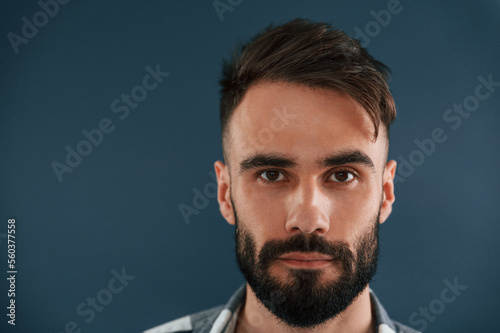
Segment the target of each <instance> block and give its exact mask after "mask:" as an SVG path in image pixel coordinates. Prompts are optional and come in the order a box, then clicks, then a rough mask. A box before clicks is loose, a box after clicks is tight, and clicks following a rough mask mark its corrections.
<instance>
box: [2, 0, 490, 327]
mask: <svg viewBox="0 0 500 333" xmlns="http://www.w3.org/2000/svg"><path fill="white" fill-rule="evenodd" d="M222 1H223V2H224V3H227V0H222ZM232 2H233V4H234V3H237V2H238V1H235V0H233V1H232ZM388 2H389V1H353V2H347V1H314V2H306V1H272V2H268V1H262V0H261V1H248V0H245V1H242V2H241V3H239V4H237V5H235V6H231V8H232V11H226V12H225V13H223V20H221V18H220V17H219V15H218V14H217V12H216V10H215V9H214V6H213V3H212V1H192V2H191V1H112V2H105V3H103V2H99V1H71V2H69V3H68V4H65V5H60V6H59V7H60V8H59V12H58V13H57V14H56V15H54V17H51V18H49V20H48V23H47V24H46V25H45V26H43V27H40V28H39V29H38V33H37V34H36V36H34V37H33V38H30V39H28V42H27V43H26V44H20V45H19V50H18V53H15V51H14V48H13V47H12V45H11V43H10V42H9V39H8V37H7V35H8V34H9V33H10V32H13V33H15V34H17V35H21V28H22V26H23V24H24V23H23V21H22V18H23V17H26V18H27V19H28V20H29V21H31V22H32V21H33V15H34V14H35V13H36V12H38V11H40V10H41V8H40V6H39V5H38V4H37V2H36V1H14V0H9V1H2V2H1V4H0V13H1V14H0V32H1V33H2V34H3V37H2V39H1V42H0V57H1V58H0V59H1V60H0V71H1V72H0V113H1V118H0V156H1V157H2V158H1V159H0V171H1V172H0V189H1V191H0V212H1V219H0V242H1V243H0V249H1V252H0V258H1V260H0V263H1V265H0V267H1V276H5V275H6V273H5V272H6V271H7V265H6V260H7V255H6V254H7V242H6V238H5V235H6V232H7V219H8V218H12V217H14V218H15V219H16V221H17V234H16V236H17V237H16V246H17V268H18V275H17V286H16V287H17V293H16V304H17V317H16V319H17V321H16V322H17V325H16V326H15V328H12V327H10V326H9V331H12V332H53V333H55V332H62V331H64V327H65V325H66V323H68V322H70V321H74V322H75V323H76V324H77V325H78V327H79V328H81V329H82V331H83V332H139V331H142V330H144V329H147V328H150V327H152V326H155V325H158V324H160V323H163V322H166V321H168V320H172V319H174V318H177V317H179V316H182V315H185V314H188V313H192V312H195V311H199V310H202V309H206V308H209V307H212V306H215V305H218V304H221V303H225V302H226V301H227V300H228V298H229V297H230V295H231V294H232V293H233V292H234V290H235V289H236V288H237V287H238V286H240V285H241V284H242V283H243V278H242V276H241V275H240V273H239V271H238V270H237V266H236V264H235V258H234V238H233V230H234V229H233V227H232V226H230V225H228V224H227V223H226V222H225V220H224V219H223V218H222V217H221V216H220V213H219V211H218V204H217V201H216V199H215V198H213V197H210V198H207V199H208V200H209V203H208V205H207V207H206V208H204V209H201V210H199V214H198V215H192V216H190V221H189V222H190V223H189V224H187V223H186V222H185V220H184V219H183V217H182V215H181V213H180V211H179V208H178V206H179V205H180V204H182V203H184V204H186V205H189V206H192V205H193V203H192V201H193V197H194V192H193V189H198V190H200V191H202V192H203V189H204V187H205V186H208V187H210V186H212V185H209V184H211V183H213V179H212V178H211V176H210V172H212V171H213V162H214V161H215V160H217V159H221V158H222V153H221V147H220V136H219V131H220V127H219V121H218V110H219V109H218V107H219V106H218V98H219V93H218V92H219V87H218V83H217V81H218V79H219V76H220V65H221V60H222V58H227V56H228V55H229V54H230V50H231V49H232V46H233V45H234V44H235V43H236V42H246V41H248V39H249V38H250V37H251V36H253V35H254V34H255V33H256V32H258V31H260V30H261V29H262V28H263V27H265V26H267V25H268V24H269V23H270V22H275V23H284V22H286V21H288V20H290V19H293V18H296V17H302V18H309V19H312V20H315V21H326V22H330V23H332V24H333V25H334V26H335V27H337V28H339V29H342V30H344V31H346V32H347V33H349V34H351V35H355V33H356V32H355V28H356V27H358V28H359V29H361V30H363V31H364V30H365V28H366V27H367V24H368V28H370V27H371V29H376V28H374V26H376V25H374V24H373V23H371V25H370V22H371V21H375V19H374V16H373V15H372V14H371V13H370V12H371V11H375V12H379V11H380V10H383V9H386V8H387V5H388ZM398 8H399V7H398ZM400 8H402V9H401V11H400V12H399V13H398V14H393V15H392V16H391V21H390V22H389V23H388V24H385V26H381V25H380V24H378V26H379V31H377V30H371V32H370V33H371V34H372V35H373V37H371V39H370V42H369V43H368V45H367V47H368V50H369V51H370V53H372V54H373V55H374V56H375V57H376V58H377V59H379V60H381V61H383V62H384V63H386V64H387V65H388V66H389V67H390V68H391V69H392V71H393V77H392V81H391V91H392V92H393V95H394V98H395V100H396V103H397V108H398V119H397V120H396V122H395V124H394V126H393V127H392V129H391V148H390V158H392V159H396V160H397V161H398V162H400V161H401V159H402V158H404V159H406V160H408V159H409V157H410V155H411V154H412V153H413V152H414V151H416V150H417V149H418V147H417V145H416V144H415V140H416V139H418V140H423V139H426V138H430V137H431V133H432V131H433V130H434V129H435V128H441V129H442V130H443V131H444V133H445V134H446V136H447V140H446V141H445V142H443V143H439V144H436V147H435V151H434V152H433V153H432V154H430V156H425V161H423V163H422V164H421V165H418V166H416V167H414V171H413V172H412V173H411V175H409V176H407V177H406V178H405V179H404V182H398V184H397V185H396V202H395V206H394V211H393V213H392V215H391V217H390V218H389V220H388V221H387V222H386V223H385V224H384V225H383V227H382V231H381V233H382V235H381V261H380V265H379V269H378V273H377V275H376V277H375V279H374V281H373V283H372V284H371V287H372V288H373V289H374V290H375V291H376V293H377V295H378V297H379V298H380V300H381V301H382V303H383V304H384V306H385V307H386V309H387V310H388V312H389V314H390V315H391V317H393V318H394V319H396V320H399V321H401V322H403V323H406V324H410V316H411V315H412V313H414V312H418V311H419V308H420V307H429V304H430V303H431V302H433V301H434V300H435V299H439V298H440V297H441V296H440V295H441V291H442V290H443V289H444V288H445V287H446V285H445V282H444V280H448V281H450V282H453V280H454V279H455V278H457V279H458V283H459V284H461V285H466V286H467V289H466V290H464V291H462V292H461V295H460V296H458V297H457V298H456V300H454V301H453V302H452V303H450V304H446V305H445V309H444V311H440V312H442V313H440V314H439V315H437V316H436V317H435V319H434V321H432V322H431V321H427V327H426V329H425V331H426V332H443V331H445V332H473V331H474V332H478V331H481V332H498V323H497V313H498V311H499V310H500V306H499V305H498V296H499V291H500V286H499V284H498V279H497V277H498V274H499V273H500V268H499V267H498V260H499V259H498V258H499V254H500V247H499V243H498V238H499V233H500V225H499V223H498V222H499V216H500V214H499V213H500V209H499V205H498V203H499V199H500V195H499V193H500V192H499V188H500V186H499V185H500V184H499V177H498V170H499V167H500V158H499V154H498V153H499V151H498V147H499V138H500V135H499V131H498V128H499V127H500V115H499V111H500V110H499V105H500V103H499V102H500V87H497V88H495V91H494V92H493V93H491V94H490V96H489V97H488V98H487V99H486V100H484V101H481V102H480V105H479V108H478V109H477V110H476V111H475V112H473V113H471V115H470V117H468V118H467V119H463V122H462V123H461V125H460V126H459V127H458V128H456V129H453V128H452V126H451V125H453V123H449V122H448V123H447V122H446V121H444V119H443V115H444V114H445V112H446V110H447V109H449V108H451V107H452V106H453V104H454V103H463V101H464V99H465V98H466V97H467V96H469V95H473V94H474V90H475V88H476V86H477V85H478V84H479V81H478V76H480V75H481V76H483V77H484V78H488V75H490V74H491V75H492V79H493V81H495V82H498V81H500V62H499V61H498V59H499V55H500V52H499V51H500V39H499V38H498V31H499V28H500V15H499V14H500V2H499V1H451V0H449V1H430V0H429V1H424V0H421V1H410V0H401V4H400ZM157 64H159V66H160V69H161V70H162V71H164V72H169V73H170V75H169V76H168V77H167V78H165V79H164V81H163V82H162V83H161V84H160V85H159V86H158V87H157V88H156V89H155V90H152V91H149V92H148V95H147V97H146V99H145V100H144V101H142V102H140V103H139V105H138V106H137V107H136V108H135V109H133V110H130V114H129V116H128V117H127V118H125V119H123V120H120V118H119V115H120V114H119V113H113V112H112V111H111V107H110V105H111V102H112V101H113V100H114V99H116V98H120V95H121V94H122V93H130V91H131V90H132V89H133V88H134V87H135V86H137V85H140V84H141V83H142V78H143V77H144V76H145V75H146V74H147V72H146V70H145V67H146V66H151V67H152V68H154V67H155V66H156V65H157ZM485 91H486V90H484V89H483V90H482V92H483V93H484V92H485ZM103 118H109V119H110V120H111V121H112V123H113V125H114V126H115V127H114V128H115V129H114V131H113V132H112V133H109V134H105V135H104V137H103V140H102V142H101V144H100V145H99V146H97V147H94V148H93V151H92V153H91V154H90V155H88V156H87V157H84V158H83V160H82V162H81V164H80V165H78V166H77V167H75V168H74V170H73V172H72V173H65V174H64V175H63V181H62V182H59V181H58V178H57V177H56V175H55V173H54V171H53V169H52V167H51V163H52V162H54V161H58V162H61V163H64V159H65V157H66V154H67V152H66V150H65V147H66V146H67V145H69V146H71V147H72V148H73V149H76V146H77V144H78V142H80V141H81V140H83V139H85V137H84V136H83V134H82V133H81V132H82V130H84V129H85V130H88V131H90V130H92V129H94V128H97V127H98V125H99V122H100V121H101V119H103ZM414 154H415V153H414ZM415 156H416V155H415ZM123 267H124V268H125V270H126V273H127V274H128V275H133V276H135V278H134V279H133V280H132V281H130V282H129V284H128V285H127V286H126V287H125V288H124V289H123V291H122V292H121V293H118V294H114V295H113V298H112V300H111V302H110V303H109V304H107V305H106V306H104V309H103V310H102V312H96V313H95V318H93V320H91V321H90V322H89V323H87V322H85V319H88V318H89V317H88V316H79V315H78V314H77V313H76V312H75V310H76V308H77V306H78V305H79V304H80V303H81V302H84V301H85V300H86V298H87V297H96V295H97V294H98V292H99V291H101V290H102V289H106V288H107V287H108V282H109V281H110V279H111V278H112V277H113V274H112V273H111V270H113V269H115V270H117V271H121V269H122V268H123ZM0 288H1V289H0V295H1V296H0V300H1V302H2V303H1V308H2V309H5V307H6V306H7V301H8V299H7V296H6V294H7V289H8V285H7V282H6V280H5V278H2V282H0ZM434 303H436V302H434ZM4 311H6V310H2V313H1V314H0V315H1V316H0V318H3V319H2V322H1V323H0V325H2V326H0V327H6V316H5V314H4V313H3V312H4ZM418 318H422V317H418ZM422 325H423V324H419V325H414V326H415V327H417V328H422ZM1 330H2V332H4V331H7V329H4V328H2V329H1Z"/></svg>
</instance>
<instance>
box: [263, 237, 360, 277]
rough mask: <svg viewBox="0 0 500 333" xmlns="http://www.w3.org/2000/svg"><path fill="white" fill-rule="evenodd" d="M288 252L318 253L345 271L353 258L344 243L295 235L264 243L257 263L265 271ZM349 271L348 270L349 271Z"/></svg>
mask: <svg viewBox="0 0 500 333" xmlns="http://www.w3.org/2000/svg"><path fill="white" fill-rule="evenodd" d="M289 252H318V253H321V254H326V255H328V256H330V257H332V258H333V259H334V260H338V261H340V262H341V263H343V265H344V268H345V269H349V268H350V267H352V264H353V263H354V260H355V257H354V254H353V253H352V251H351V250H350V249H349V246H348V245H347V244H346V243H344V242H339V241H335V242H329V241H327V240H325V239H324V238H323V237H321V236H318V235H315V234H311V235H307V236H306V235H305V234H297V235H294V236H291V237H289V238H287V239H275V240H270V241H268V242H266V243H265V244H264V245H263V246H262V248H261V250H260V253H259V263H260V265H262V266H261V267H262V268H263V269H267V268H268V267H269V265H270V264H271V262H273V261H274V260H276V259H277V258H278V257H279V256H281V255H283V254H286V253H289ZM349 270H350V269H349Z"/></svg>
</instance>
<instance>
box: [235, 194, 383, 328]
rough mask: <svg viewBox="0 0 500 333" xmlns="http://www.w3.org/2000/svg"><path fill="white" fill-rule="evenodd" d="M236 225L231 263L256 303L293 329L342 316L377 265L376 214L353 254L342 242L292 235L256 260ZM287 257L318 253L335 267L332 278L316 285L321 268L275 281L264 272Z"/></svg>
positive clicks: (248, 238) (250, 239) (250, 240)
mask: <svg viewBox="0 0 500 333" xmlns="http://www.w3.org/2000/svg"><path fill="white" fill-rule="evenodd" d="M233 210H234V214H235V220H236V230H235V240H236V261H237V263H238V266H239V269H240V271H241V272H242V274H243V276H244V277H245V279H246V281H247V282H248V284H249V286H250V287H251V288H252V290H253V292H254V293H255V295H256V296H257V299H258V300H259V301H260V302H261V303H262V304H263V305H264V306H265V307H266V308H267V309H268V310H269V311H270V312H271V313H272V314H274V316H276V317H277V318H278V320H279V321H281V322H284V323H286V324H287V325H288V326H290V327H295V328H314V327H317V326H320V325H321V324H322V323H325V322H327V321H328V320H330V319H333V318H335V317H336V316H337V315H338V314H340V313H341V312H343V311H344V310H345V309H346V308H347V307H348V306H349V305H350V304H351V303H352V302H353V301H354V300H355V299H356V298H357V297H358V295H359V294H360V293H361V292H362V291H363V290H364V289H365V288H366V286H367V285H368V283H369V282H370V280H371V279H372V278H373V276H374V275H375V272H376V270H377V262H378V252H379V249H378V228H379V218H380V207H379V211H378V213H377V214H376V215H375V216H374V217H373V218H372V219H371V221H370V222H371V223H370V228H369V230H367V231H366V232H365V233H364V234H363V235H362V236H361V237H360V238H359V239H358V240H357V241H356V242H355V244H354V247H355V253H353V252H352V251H351V250H350V248H349V246H348V245H347V244H346V243H344V242H339V241H336V242H328V241H327V240H325V239H324V238H323V237H321V236H318V235H316V234H303V233H300V234H296V235H294V236H291V237H289V238H287V239H284V240H270V241H268V242H266V243H265V244H264V245H263V246H262V248H261V250H260V253H259V255H258V256H257V255H256V252H257V251H256V250H257V249H256V244H255V238H254V236H253V234H252V233H251V232H250V231H249V230H247V229H246V228H245V226H244V225H242V224H241V221H239V220H238V217H237V214H236V209H235V206H234V203H233ZM288 252H318V253H321V254H326V255H329V256H331V257H332V258H333V259H334V261H337V262H338V263H340V269H339V275H338V277H337V278H335V279H333V280H331V281H328V282H322V281H321V275H322V274H323V270H322V269H291V268H289V269H287V271H288V274H287V276H288V278H287V279H286V281H280V279H279V278H277V277H274V276H273V275H271V273H270V267H271V265H272V264H273V262H275V261H276V259H278V257H279V256H281V255H283V254H285V253H288Z"/></svg>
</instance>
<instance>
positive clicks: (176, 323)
mask: <svg viewBox="0 0 500 333" xmlns="http://www.w3.org/2000/svg"><path fill="white" fill-rule="evenodd" d="M223 308H224V306H223V305H220V306H216V307H213V308H211V309H208V310H203V311H200V312H196V313H193V314H190V315H187V316H184V317H181V318H178V319H175V320H172V321H169V322H166V323H164V324H161V325H159V326H156V327H153V328H150V329H149V330H146V331H144V332H143V333H175V332H184V333H190V332H193V333H194V332H197V331H198V330H199V329H201V328H203V327H210V326H212V324H213V323H214V321H215V319H216V318H217V316H218V315H219V314H220V312H221V311H222V309H223Z"/></svg>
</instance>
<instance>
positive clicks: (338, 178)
mask: <svg viewBox="0 0 500 333" xmlns="http://www.w3.org/2000/svg"><path fill="white" fill-rule="evenodd" d="M330 179H331V180H333V181H334V182H338V183H347V182H350V181H351V180H353V179H354V174H353V173H352V172H351V171H347V170H341V171H337V172H334V173H333V174H332V175H331V176H330Z"/></svg>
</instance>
